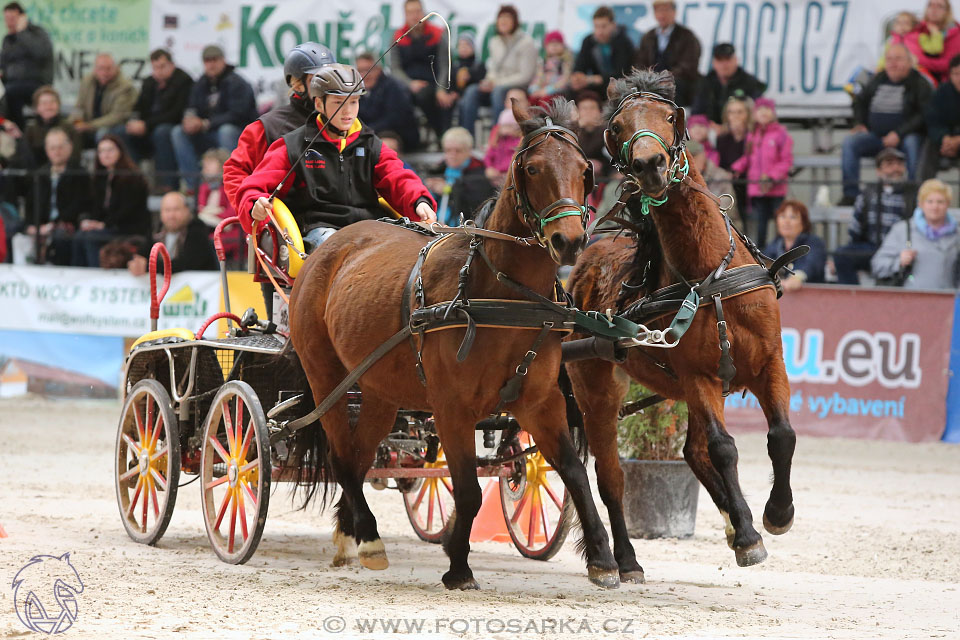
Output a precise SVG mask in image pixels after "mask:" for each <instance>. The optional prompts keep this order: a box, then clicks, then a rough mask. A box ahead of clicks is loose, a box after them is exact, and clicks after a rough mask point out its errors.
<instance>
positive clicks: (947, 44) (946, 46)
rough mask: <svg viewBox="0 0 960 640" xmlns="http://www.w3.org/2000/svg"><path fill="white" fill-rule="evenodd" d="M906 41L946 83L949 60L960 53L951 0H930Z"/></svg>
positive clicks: (938, 79)
mask: <svg viewBox="0 0 960 640" xmlns="http://www.w3.org/2000/svg"><path fill="white" fill-rule="evenodd" d="M904 44H905V45H906V47H907V49H909V50H910V53H912V54H913V56H914V57H915V58H916V61H917V64H918V65H919V66H920V67H922V68H923V69H924V70H925V71H927V72H928V73H930V75H931V76H933V79H934V81H935V82H936V83H937V84H939V83H941V82H946V80H947V77H948V76H949V74H950V66H949V65H950V60H952V59H953V57H954V56H956V55H960V25H958V24H957V22H956V20H954V18H953V11H952V10H951V9H950V1H949V0H928V2H927V8H926V10H925V11H924V13H923V20H922V21H921V22H920V24H919V25H917V27H916V28H915V29H914V30H913V31H911V32H910V33H908V34H907V35H906V36H905V37H904ZM908 163H909V154H908Z"/></svg>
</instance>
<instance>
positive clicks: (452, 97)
mask: <svg viewBox="0 0 960 640" xmlns="http://www.w3.org/2000/svg"><path fill="white" fill-rule="evenodd" d="M486 75H487V67H486V65H484V64H483V61H482V60H480V59H479V58H478V57H477V43H476V40H475V38H474V35H473V34H472V33H471V32H469V31H463V32H461V33H460V36H459V37H458V38H457V60H456V62H455V63H454V65H453V70H452V71H451V73H450V78H451V83H452V85H453V86H451V87H450V90H449V91H448V90H446V89H443V88H442V87H440V88H437V103H438V104H439V105H440V108H441V109H447V110H452V109H453V108H454V106H455V105H456V104H457V101H458V100H459V99H460V98H461V97H463V93H464V91H466V90H467V87H469V86H471V85H475V84H477V83H478V82H480V81H481V80H483V79H484V78H485V77H486Z"/></svg>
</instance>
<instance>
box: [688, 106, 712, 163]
mask: <svg viewBox="0 0 960 640" xmlns="http://www.w3.org/2000/svg"><path fill="white" fill-rule="evenodd" d="M687 131H688V132H689V133H690V139H691V140H694V141H696V142H699V143H700V144H701V145H703V152H704V153H706V154H707V160H709V161H710V162H712V163H713V164H716V165H719V164H720V152H719V151H717V149H716V148H715V147H714V146H713V144H712V143H711V142H710V121H709V120H708V119H707V116H705V115H703V114H702V113H698V114H696V115H692V116H690V117H689V118H687Z"/></svg>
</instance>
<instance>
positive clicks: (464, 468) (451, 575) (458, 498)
mask: <svg viewBox="0 0 960 640" xmlns="http://www.w3.org/2000/svg"><path fill="white" fill-rule="evenodd" d="M434 420H435V421H436V425H437V435H439V436H440V442H441V443H443V452H444V455H445V456H446V458H447V467H448V468H449V469H450V480H451V481H452V482H453V502H454V512H453V514H451V516H450V521H448V523H447V530H446V533H445V534H444V539H443V550H444V551H445V552H446V553H447V556H448V557H449V558H450V569H449V570H448V571H447V572H446V573H444V574H443V586H445V587H446V588H447V589H460V590H461V591H466V590H468V589H479V588H480V585H478V584H477V581H476V580H475V579H474V577H473V571H472V570H471V569H470V565H469V564H468V562H467V556H469V555H470V531H471V530H472V529H473V519H474V518H475V517H476V515H477V513H478V512H479V511H480V505H481V503H482V502H483V494H482V492H481V491H480V483H479V482H477V448H476V445H475V440H474V424H475V423H476V420H475V416H471V415H467V414H466V413H465V412H461V411H442V410H441V411H437V412H434ZM465 427H467V428H465Z"/></svg>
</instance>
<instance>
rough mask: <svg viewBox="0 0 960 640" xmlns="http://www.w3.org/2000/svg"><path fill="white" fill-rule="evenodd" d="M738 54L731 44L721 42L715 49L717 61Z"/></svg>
mask: <svg viewBox="0 0 960 640" xmlns="http://www.w3.org/2000/svg"><path fill="white" fill-rule="evenodd" d="M736 54H737V50H736V49H734V47H733V45H732V44H730V43H729V42H721V43H720V44H718V45H717V46H715V47H714V48H713V58H714V59H715V60H726V59H727V58H731V57H733V56H735V55H736Z"/></svg>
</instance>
